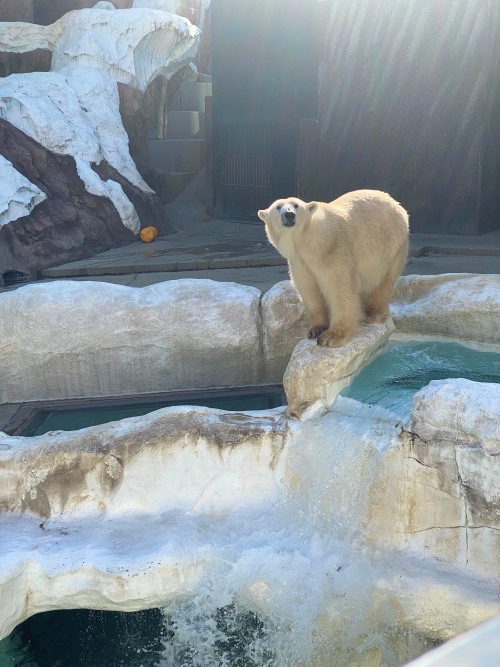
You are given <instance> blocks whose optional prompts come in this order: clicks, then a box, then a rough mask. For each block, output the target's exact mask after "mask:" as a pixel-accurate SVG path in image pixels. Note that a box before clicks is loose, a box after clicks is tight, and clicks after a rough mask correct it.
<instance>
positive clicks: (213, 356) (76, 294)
mask: <svg viewBox="0 0 500 667" xmlns="http://www.w3.org/2000/svg"><path fill="white" fill-rule="evenodd" d="M259 297H260V293H259V291H258V290H257V289H255V288H254V287H246V286H242V285H237V284H235V283H220V282H216V281H211V280H189V279H186V280H178V281H171V282H165V283H159V284H155V285H151V286H149V287H144V288H140V289H135V288H132V287H123V286H120V285H112V284H108V283H98V282H91V281H89V282H75V281H57V282H53V283H46V284H36V283H35V284H32V285H26V286H25V287H22V288H20V289H18V290H16V291H13V292H9V293H5V294H2V295H1V298H0V377H1V378H2V382H1V383H0V403H2V402H19V401H32V400H39V399H44V400H50V399H56V398H70V397H84V396H106V395H115V394H116V395H125V394H128V395H130V394H136V393H143V392H152V391H167V390H171V389H188V388H201V387H217V386H240V385H245V384H256V383H257V382H259V381H260V380H259V379H260V377H261V373H262V371H261V368H260V364H261V354H260V336H259Z"/></svg>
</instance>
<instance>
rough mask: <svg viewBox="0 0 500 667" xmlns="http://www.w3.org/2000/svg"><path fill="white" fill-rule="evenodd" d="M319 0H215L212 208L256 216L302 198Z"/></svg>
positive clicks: (312, 107) (313, 102)
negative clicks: (301, 160) (303, 139)
mask: <svg viewBox="0 0 500 667" xmlns="http://www.w3.org/2000/svg"><path fill="white" fill-rule="evenodd" d="M316 8H317V2H316V1H315V0H312V1H311V0H267V1H266V2H265V3H256V2H255V0H239V1H238V2H237V3H235V2H234V1H233V0H213V2H212V73H213V131H214V204H215V213H216V214H217V215H219V216H221V217H233V218H255V217H256V211H257V209H259V208H262V207H264V206H267V205H269V203H270V202H271V201H272V200H273V199H275V198H277V197H287V196H291V195H294V194H297V142H298V127H299V120H300V119H301V118H310V117H313V118H314V117H315V116H316V101H317V69H318V66H317V62H318V44H317V41H315V40H313V39H311V36H312V35H314V34H316V32H315V30H314V26H315V21H316V15H317V11H316Z"/></svg>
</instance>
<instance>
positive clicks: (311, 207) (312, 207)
mask: <svg viewBox="0 0 500 667" xmlns="http://www.w3.org/2000/svg"><path fill="white" fill-rule="evenodd" d="M317 208H318V204H317V203H316V202H315V201H312V202H311V203H310V204H307V210H308V211H309V213H314V211H316V210H317Z"/></svg>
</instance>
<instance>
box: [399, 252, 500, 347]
mask: <svg viewBox="0 0 500 667" xmlns="http://www.w3.org/2000/svg"><path fill="white" fill-rule="evenodd" d="M499 272H500V262H499ZM391 312H392V314H393V317H394V324H395V325H396V329H397V330H398V331H403V332H408V333H413V334H425V335H428V336H446V337H449V338H454V339H456V340H469V341H476V342H477V343H493V344H497V345H498V344H500V275H496V274H495V275H473V274H466V273H463V274H443V275H439V276H403V277H401V278H400V279H399V281H398V283H397V286H396V290H395V294H394V297H393V301H392V304H391Z"/></svg>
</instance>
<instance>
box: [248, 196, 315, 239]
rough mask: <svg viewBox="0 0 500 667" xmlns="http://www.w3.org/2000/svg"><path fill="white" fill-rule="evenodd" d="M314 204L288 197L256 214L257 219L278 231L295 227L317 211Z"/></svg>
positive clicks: (278, 200)
mask: <svg viewBox="0 0 500 667" xmlns="http://www.w3.org/2000/svg"><path fill="white" fill-rule="evenodd" d="M317 207H318V205H317V203H316V202H311V203H310V204H306V202H303V201H302V199H297V198H296V197H289V198H288V199H277V200H276V201H275V202H274V203H273V204H271V206H270V207H269V208H266V209H264V210H261V211H259V212H258V216H259V218H260V219H261V220H262V222H265V223H266V227H268V228H274V229H275V231H277V232H278V231H279V230H280V229H282V228H283V227H284V228H287V229H290V228H291V227H295V226H296V225H300V224H301V223H302V224H304V223H305V222H306V221H307V220H309V219H310V217H311V215H312V214H313V213H314V211H315V210H316V209H317Z"/></svg>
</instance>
